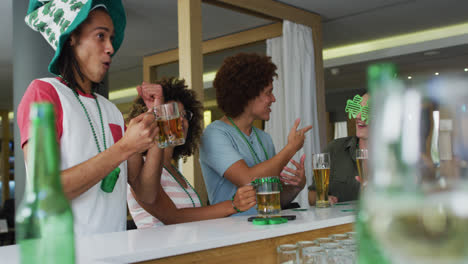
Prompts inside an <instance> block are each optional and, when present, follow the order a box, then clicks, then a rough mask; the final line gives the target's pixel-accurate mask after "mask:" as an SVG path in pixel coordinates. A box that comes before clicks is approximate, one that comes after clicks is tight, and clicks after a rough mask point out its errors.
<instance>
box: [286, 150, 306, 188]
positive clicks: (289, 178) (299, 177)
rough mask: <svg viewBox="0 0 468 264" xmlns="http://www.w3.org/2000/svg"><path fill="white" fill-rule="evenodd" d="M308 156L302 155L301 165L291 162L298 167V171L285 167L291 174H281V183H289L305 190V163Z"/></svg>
mask: <svg viewBox="0 0 468 264" xmlns="http://www.w3.org/2000/svg"><path fill="white" fill-rule="evenodd" d="M305 158H306V155H305V154H304V155H302V157H301V161H300V163H299V162H297V161H295V160H293V159H292V160H291V163H292V164H293V165H294V166H295V167H296V169H295V170H294V169H291V168H289V167H286V166H285V167H284V168H283V170H284V171H287V172H289V173H290V174H292V175H290V174H287V173H285V172H281V173H280V176H281V181H282V182H284V183H288V184H291V185H294V186H296V187H299V188H301V189H302V188H304V186H305V184H306V177H305V169H304V161H305Z"/></svg>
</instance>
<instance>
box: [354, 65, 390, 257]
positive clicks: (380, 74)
mask: <svg viewBox="0 0 468 264" xmlns="http://www.w3.org/2000/svg"><path fill="white" fill-rule="evenodd" d="M395 77H396V67H395V66H394V65H393V64H375V65H371V66H369V68H368V69H367V82H368V89H369V94H370V97H371V98H373V97H374V94H376V93H385V92H386V91H384V89H385V88H386V86H387V85H388V83H389V82H390V81H391V80H392V79H393V78H395ZM379 89H380V91H379ZM394 92H397V91H394ZM369 101H370V107H371V109H372V110H374V109H375V108H376V105H375V104H374V100H373V99H370V100H369ZM371 116H373V115H371ZM370 122H372V121H370ZM371 125H372V123H371ZM365 198H366V194H365V188H361V196H360V203H359V211H358V214H357V217H356V224H355V229H356V232H357V239H358V241H359V247H358V263H359V264H374V263H379V264H387V263H390V261H389V260H388V259H387V258H386V257H385V255H384V253H383V250H382V248H381V245H380V244H379V243H378V241H376V240H375V238H374V236H373V235H372V232H371V230H370V227H369V221H368V220H369V216H368V212H367V211H366V209H365V206H364V205H363V199H365Z"/></svg>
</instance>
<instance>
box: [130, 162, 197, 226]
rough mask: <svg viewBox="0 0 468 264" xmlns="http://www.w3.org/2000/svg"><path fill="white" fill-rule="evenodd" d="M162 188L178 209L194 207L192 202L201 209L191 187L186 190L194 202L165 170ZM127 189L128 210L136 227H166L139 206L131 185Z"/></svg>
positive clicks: (162, 176)
mask: <svg viewBox="0 0 468 264" xmlns="http://www.w3.org/2000/svg"><path fill="white" fill-rule="evenodd" d="M161 186H162V187H163V189H164V191H165V192H166V194H167V196H169V198H171V200H172V202H173V203H174V205H175V206H176V207H177V208H178V209H180V208H191V207H193V203H192V200H193V202H194V203H195V207H201V202H200V200H199V199H198V196H197V194H196V193H195V191H194V190H193V189H192V188H191V187H190V185H189V184H188V183H187V186H188V187H187V189H185V190H186V191H187V192H188V193H189V194H190V196H191V197H192V200H191V199H190V198H189V196H188V195H187V193H186V192H185V191H184V189H182V187H181V186H180V185H179V183H178V182H177V181H176V180H175V179H174V177H172V175H171V174H170V173H169V172H168V171H167V170H166V169H165V168H163V170H162V175H161ZM127 188H128V191H127V203H128V209H129V211H130V214H131V215H132V218H133V221H135V225H136V226H137V227H138V228H150V227H156V226H162V225H164V223H163V222H161V221H160V220H159V219H157V218H156V217H154V216H152V215H151V214H150V213H148V212H147V211H146V210H145V209H143V208H142V207H141V206H140V205H139V204H138V202H137V201H136V200H135V197H134V196H133V194H132V192H131V191H130V185H128V187H127Z"/></svg>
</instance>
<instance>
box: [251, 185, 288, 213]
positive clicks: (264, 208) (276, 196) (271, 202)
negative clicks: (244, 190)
mask: <svg viewBox="0 0 468 264" xmlns="http://www.w3.org/2000/svg"><path fill="white" fill-rule="evenodd" d="M253 184H254V185H255V189H256V191H257V213H258V216H259V217H264V218H268V217H278V216H280V213H281V203H280V193H281V181H280V179H279V177H278V176H272V177H265V178H259V179H256V180H255V181H254V182H253Z"/></svg>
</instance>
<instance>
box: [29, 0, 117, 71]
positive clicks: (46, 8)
mask: <svg viewBox="0 0 468 264" xmlns="http://www.w3.org/2000/svg"><path fill="white" fill-rule="evenodd" d="M99 6H103V7H104V8H105V9H106V10H107V12H108V13H109V16H110V17H111V19H112V22H113V23H114V29H115V37H114V40H113V41H112V46H113V47H114V50H115V52H117V50H118V49H119V48H120V45H121V44H122V41H123V38H124V31H125V25H126V17H125V10H124V7H123V5H122V0H31V1H29V8H28V14H27V16H26V18H25V22H26V24H27V25H28V26H30V27H31V28H32V29H33V30H35V31H38V32H40V33H41V34H42V36H43V37H44V38H45V39H46V40H47V42H48V43H49V44H50V46H52V48H53V49H54V50H55V55H54V57H53V58H52V61H51V62H50V64H49V72H51V73H53V74H55V75H59V74H60V73H59V71H58V67H57V61H58V58H59V56H60V53H61V51H62V47H63V45H64V43H65V42H66V41H67V40H68V37H69V36H70V34H71V33H72V32H73V31H74V30H75V29H76V28H78V26H79V25H81V23H83V21H85V20H86V18H87V17H88V14H89V13H90V12H91V11H92V10H93V9H94V8H97V7H99ZM115 52H114V54H115Z"/></svg>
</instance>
